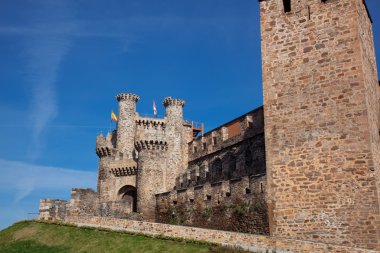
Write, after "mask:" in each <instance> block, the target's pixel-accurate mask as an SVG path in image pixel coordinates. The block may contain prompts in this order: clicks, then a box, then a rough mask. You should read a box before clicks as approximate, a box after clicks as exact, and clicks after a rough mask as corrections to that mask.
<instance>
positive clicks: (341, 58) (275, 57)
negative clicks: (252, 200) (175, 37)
mask: <svg viewBox="0 0 380 253" xmlns="http://www.w3.org/2000/svg"><path fill="white" fill-rule="evenodd" d="M291 4H292V10H291V11H290V12H288V13H285V12H284V9H283V2H282V1H275V0H268V1H261V2H260V8H261V31H262V62H263V91H264V118H265V146H266V158H267V160H266V162H267V176H268V195H269V200H270V202H269V207H270V217H271V219H270V224H271V234H272V235H274V236H281V237H288V238H299V239H307V240H314V241H321V242H327V243H338V244H342V245H350V246H357V247H364V248H371V249H380V210H379V209H380V207H379V205H380V199H379V193H380V185H379V181H380V176H379V175H380V174H379V173H380V168H379V118H378V115H379V97H378V96H379V95H378V92H377V89H378V82H377V72H376V63H375V56H374V47H373V36H372V30H371V23H370V19H369V18H368V15H367V12H366V9H365V5H364V1H362V0H339V1H338V0H328V1H324V2H322V1H315V0H293V1H291ZM290 52H292V55H290Z"/></svg>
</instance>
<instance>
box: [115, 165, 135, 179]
mask: <svg viewBox="0 0 380 253" xmlns="http://www.w3.org/2000/svg"><path fill="white" fill-rule="evenodd" d="M109 171H110V173H112V174H113V175H114V176H115V177H123V176H134V175H137V166H132V167H118V168H111V169H110V170H109Z"/></svg>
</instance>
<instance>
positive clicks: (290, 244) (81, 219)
mask: <svg viewBox="0 0 380 253" xmlns="http://www.w3.org/2000/svg"><path fill="white" fill-rule="evenodd" d="M67 222H70V223H74V224H77V225H80V226H93V227H103V228H110V229H114V230H126V231H131V232H141V233H144V234H151V235H160V236H170V237H175V238H184V239H189V240H200V241H208V242H212V243H217V244H222V245H226V246H233V247H236V246H240V247H242V248H244V249H247V250H250V251H253V252H257V253H311V252H312V253H379V251H376V250H368V249H360V248H353V247H348V246H341V245H336V244H333V243H329V244H327V243H319V242H312V241H307V240H294V239H287V238H281V237H271V236H263V235H253V234H247V233H236V232H228V231H220V230H212V229H204V228H195V227H186V226H176V225H169V224H162V223H152V222H144V221H133V220H126V219H115V218H110V217H95V216H70V217H69V218H68V220H67Z"/></svg>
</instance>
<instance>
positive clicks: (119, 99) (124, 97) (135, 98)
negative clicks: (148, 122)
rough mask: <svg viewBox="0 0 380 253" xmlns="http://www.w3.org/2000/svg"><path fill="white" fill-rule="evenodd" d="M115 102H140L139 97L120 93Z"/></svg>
mask: <svg viewBox="0 0 380 253" xmlns="http://www.w3.org/2000/svg"><path fill="white" fill-rule="evenodd" d="M116 99H117V101H119V102H120V101H122V100H131V101H133V102H137V101H139V100H140V96H139V95H136V94H132V93H120V94H118V95H116Z"/></svg>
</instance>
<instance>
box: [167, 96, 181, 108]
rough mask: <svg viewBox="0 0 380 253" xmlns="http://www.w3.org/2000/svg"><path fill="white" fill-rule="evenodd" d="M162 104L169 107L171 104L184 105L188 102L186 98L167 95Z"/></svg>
mask: <svg viewBox="0 0 380 253" xmlns="http://www.w3.org/2000/svg"><path fill="white" fill-rule="evenodd" d="M162 104H163V105H164V106H165V107H168V106H171V105H175V106H181V107H184V106H185V104H186V102H185V101H184V100H182V99H178V98H172V97H166V98H165V99H164V102H162Z"/></svg>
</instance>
